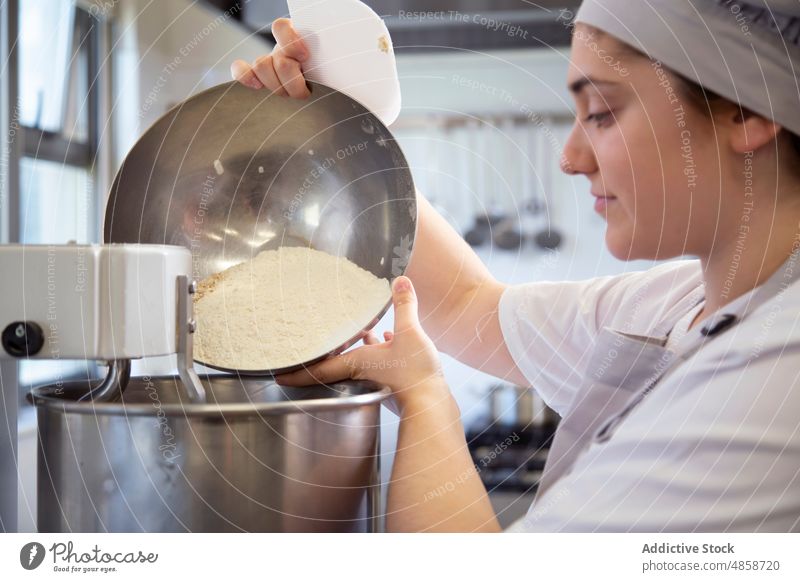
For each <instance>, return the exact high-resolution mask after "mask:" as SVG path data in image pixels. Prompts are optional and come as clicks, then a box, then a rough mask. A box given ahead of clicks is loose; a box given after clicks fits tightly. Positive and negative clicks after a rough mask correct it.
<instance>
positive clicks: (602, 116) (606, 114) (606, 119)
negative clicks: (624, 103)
mask: <svg viewBox="0 0 800 582" xmlns="http://www.w3.org/2000/svg"><path fill="white" fill-rule="evenodd" d="M612 119H613V113H612V112H611V111H602V112H600V113H590V114H589V115H587V116H586V118H585V119H584V122H594V123H595V125H597V127H604V126H605V125H608V124H609V123H610V122H611V121H612Z"/></svg>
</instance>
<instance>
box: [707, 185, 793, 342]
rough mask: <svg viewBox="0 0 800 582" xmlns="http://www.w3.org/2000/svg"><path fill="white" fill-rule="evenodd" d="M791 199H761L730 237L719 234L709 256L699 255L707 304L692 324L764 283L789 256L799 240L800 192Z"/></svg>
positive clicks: (747, 211) (756, 201) (789, 197)
mask: <svg viewBox="0 0 800 582" xmlns="http://www.w3.org/2000/svg"><path fill="white" fill-rule="evenodd" d="M792 194H793V196H787V197H786V198H788V199H789V202H786V203H783V204H780V205H777V206H776V205H775V204H770V203H762V204H761V207H760V208H759V202H758V194H756V196H754V197H753V198H754V203H753V204H752V208H749V209H748V210H746V211H745V212H746V214H745V212H743V213H742V216H747V217H748V218H746V219H742V221H741V223H740V225H739V226H738V227H737V228H736V229H735V230H734V232H735V236H733V237H731V238H722V237H719V238H717V239H716V241H715V244H714V245H713V248H712V249H711V251H710V252H709V253H708V254H707V255H706V256H700V263H701V265H702V268H703V279H704V282H705V305H704V306H703V309H702V311H701V312H700V313H699V314H698V317H697V318H696V319H695V321H694V322H693V323H692V327H694V326H695V325H697V324H698V323H700V322H701V321H703V320H704V319H705V318H706V317H708V316H709V315H711V314H713V313H714V312H716V311H717V310H719V309H721V308H723V307H724V306H725V305H727V304H728V303H730V302H731V301H733V300H735V299H736V298H737V297H740V296H742V295H744V294H745V293H747V292H749V291H751V290H752V289H754V288H756V287H758V286H759V285H761V284H763V283H764V282H765V281H766V280H767V279H769V278H770V277H771V276H772V275H773V274H774V273H775V272H776V271H777V270H778V269H779V268H780V266H781V265H782V264H783V263H784V262H785V261H786V259H788V258H789V255H791V254H792V251H793V249H794V248H796V245H797V244H798V241H800V192H796V193H792Z"/></svg>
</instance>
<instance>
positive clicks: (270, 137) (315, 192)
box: [104, 83, 417, 375]
mask: <svg viewBox="0 0 800 582" xmlns="http://www.w3.org/2000/svg"><path fill="white" fill-rule="evenodd" d="M309 85H310V87H311V90H312V96H311V97H310V98H309V99H308V100H297V99H290V98H288V97H280V96H277V95H270V94H269V93H268V92H267V91H253V90H252V89H248V88H246V87H243V86H241V85H239V84H237V83H227V84H224V85H219V86H217V87H214V88H212V89H209V90H208V91H205V92H203V93H200V94H198V95H196V96H194V97H192V98H190V99H189V100H188V101H186V102H184V103H182V104H181V105H179V106H177V107H176V108H174V109H172V110H171V111H169V112H168V113H167V114H166V115H165V116H164V117H162V118H161V119H160V120H159V121H157V122H156V123H155V124H154V125H153V126H152V127H151V128H150V129H149V130H148V131H147V132H146V133H145V135H144V136H143V137H142V138H141V139H140V140H139V142H138V143H137V144H136V145H135V146H134V147H133V149H132V150H131V151H130V153H129V154H128V156H127V158H126V160H125V162H124V164H123V166H122V167H121V168H120V170H119V172H118V173H117V176H116V179H115V180H114V185H113V186H112V189H111V194H110V197H109V200H108V203H107V205H106V215H105V225H104V239H105V241H107V242H130V243H136V242H141V243H155V242H159V243H164V244H174V245H182V246H185V247H186V248H189V249H190V250H191V251H192V255H193V261H194V268H193V277H194V278H195V279H197V280H200V279H202V278H204V277H206V276H207V275H210V274H213V273H217V272H219V271H222V270H224V269H225V268H227V267H230V266H232V265H234V264H237V263H241V262H243V261H245V260H248V259H250V258H252V257H253V256H255V255H256V254H257V253H258V252H260V251H262V250H266V249H275V248H278V247H280V246H297V245H302V246H308V245H310V246H311V247H313V248H316V249H319V250H322V251H326V252H328V253H330V254H333V255H337V256H343V257H346V258H348V259H349V260H351V261H352V262H354V263H355V264H357V265H358V266H360V267H362V268H363V269H366V270H368V271H370V272H372V273H373V274H374V275H376V276H378V277H383V278H387V279H392V278H394V277H395V276H397V275H400V274H402V273H403V271H404V269H405V267H406V264H407V261H408V258H409V256H410V253H411V249H412V245H413V241H414V235H415V232H416V214H417V205H416V193H415V189H414V183H413V180H412V177H411V172H410V171H409V169H408V166H407V163H406V159H405V157H404V156H403V153H402V151H401V150H400V147H399V146H398V144H397V143H396V142H395V140H394V138H393V137H392V135H391V134H390V133H389V131H388V130H387V129H386V127H385V126H383V124H382V123H381V122H380V121H379V120H378V118H377V117H375V116H374V115H373V114H372V113H370V112H369V111H367V110H366V109H365V108H364V107H363V106H362V105H361V104H359V103H358V102H356V101H354V100H353V99H351V98H350V97H348V96H346V95H344V94H342V93H339V92H337V91H334V90H333V89H330V88H328V87H326V86H324V85H319V84H316V83H309ZM216 160H218V161H219V162H220V163H221V166H219V165H216V164H215V161H216ZM220 170H221V172H220ZM389 304H390V302H387V303H386V305H385V306H384V308H383V309H382V310H381V312H380V313H377V314H375V318H374V319H373V320H372V321H371V322H370V323H369V324H367V325H365V329H368V328H370V327H372V326H373V325H374V324H375V323H377V321H378V319H380V317H382V316H383V314H384V313H385V312H386V310H387V309H388V307H389ZM359 337H360V334H357V335H355V336H354V337H353V338H351V339H350V340H349V341H348V342H346V343H345V344H344V345H342V346H340V347H339V348H338V349H337V350H335V352H334V353H336V352H341V351H343V350H344V349H346V348H347V347H349V346H351V345H353V344H354V343H355V342H356V341H358V339H359ZM201 363H202V362H201ZM309 363H311V362H305V363H304V364H306V365H307V364H309ZM299 367H301V363H300V362H298V365H297V366H292V367H290V368H285V369H282V370H247V371H241V372H242V373H249V374H254V375H265V374H271V373H280V372H285V371H289V370H293V369H296V368H299ZM217 369H223V368H217ZM227 371H231V370H227Z"/></svg>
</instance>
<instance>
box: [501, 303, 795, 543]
mask: <svg viewBox="0 0 800 582" xmlns="http://www.w3.org/2000/svg"><path fill="white" fill-rule="evenodd" d="M781 317H783V318H785V319H783V320H782V321H781V322H780V323H775V327H780V328H782V329H780V330H777V331H776V330H771V331H770V332H769V333H770V334H772V336H773V337H778V336H780V335H783V336H784V337H785V340H784V341H775V342H772V341H771V340H768V341H767V342H766V344H765V347H763V349H762V347H761V346H759V350H760V351H757V352H754V351H753V350H752V349H751V348H752V347H753V345H754V338H757V339H758V334H759V333H761V331H760V328H761V322H758V323H757V324H756V325H753V326H750V327H749V328H748V327H745V326H744V325H741V329H739V330H736V328H734V330H732V334H733V335H731V336H730V337H727V339H726V340H725V341H724V342H723V340H722V338H725V337H726V336H728V334H725V335H723V336H721V337H720V339H719V340H715V342H720V343H719V344H717V345H714V344H711V345H713V346H714V348H713V349H710V350H709V351H706V352H705V353H703V354H702V355H700V354H698V355H697V357H696V358H693V359H690V360H688V361H687V362H685V363H684V364H682V365H681V366H680V368H679V369H676V370H675V373H674V374H672V375H671V376H670V377H669V378H668V379H666V378H665V381H664V383H663V384H662V385H661V386H660V387H659V388H657V390H655V391H654V392H653V393H652V394H651V395H650V396H648V397H647V398H646V399H645V400H644V401H643V402H642V404H640V405H639V406H638V407H637V408H636V409H635V411H634V412H633V413H632V414H631V415H630V416H629V417H628V418H627V419H626V420H625V421H624V422H623V423H622V424H620V426H619V427H618V428H617V431H616V432H615V434H614V435H613V436H612V438H611V439H610V440H609V441H608V442H606V443H597V442H594V443H592V444H591V445H590V447H589V448H588V449H587V451H586V452H585V453H584V454H582V455H581V457H579V459H578V460H577V461H576V463H575V466H574V467H573V468H572V470H571V471H570V473H569V474H567V475H566V476H564V477H563V478H562V479H560V480H559V481H557V482H556V483H555V484H553V486H552V487H551V488H550V489H548V490H547V492H546V493H545V494H544V495H543V496H542V497H541V498H539V499H538V500H537V501H536V503H535V504H534V505H533V507H532V508H531V510H530V511H529V513H528V515H527V516H526V517H524V518H523V519H520V520H518V521H517V522H515V523H514V524H513V525H512V526H511V527H510V528H509V529H507V530H506V531H507V532H543V531H548V532H553V531H572V532H594V531H612V532H708V531H713V532H798V531H800V493H799V492H800V421H798V414H797V411H798V410H800V367H798V361H800V311H798V313H793V314H791V315H790V314H789V313H787V312H786V311H784V312H782V314H781ZM737 327H740V326H737ZM758 341H763V337H762V338H761V339H759V340H758Z"/></svg>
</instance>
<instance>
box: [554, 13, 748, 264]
mask: <svg viewBox="0 0 800 582" xmlns="http://www.w3.org/2000/svg"><path fill="white" fill-rule="evenodd" d="M567 82H568V85H569V86H570V90H571V92H572V94H573V96H574V99H575V104H576V120H575V124H574V126H573V128H572V132H571V133H570V136H569V139H568V140H567V143H566V144H565V146H564V152H563V158H562V169H564V171H566V172H568V173H580V174H584V175H585V176H586V177H587V178H588V179H589V181H590V183H591V192H592V194H594V195H595V196H601V197H608V198H607V199H606V200H605V204H604V205H601V206H596V211H598V212H600V213H601V214H603V215H604V216H605V218H606V221H607V229H606V244H607V246H608V248H609V250H610V252H611V253H612V254H613V255H614V256H615V257H617V258H619V259H622V260H630V259H666V258H670V257H675V256H680V255H684V254H690V255H702V254H703V249H706V248H708V246H709V244H710V243H709V241H712V242H713V236H714V234H715V225H717V224H718V222H719V220H720V219H721V216H720V212H721V207H722V205H721V203H720V196H719V192H721V191H724V189H723V188H722V182H723V180H722V178H723V175H724V174H725V172H721V168H722V167H723V166H724V165H725V164H726V161H725V159H724V158H725V156H724V155H721V152H720V151H719V148H718V147H717V143H718V139H720V138H722V137H723V136H717V137H715V128H714V124H713V123H712V121H711V119H710V118H708V117H706V116H705V115H704V114H703V113H702V112H700V111H698V110H697V109H696V108H694V107H692V105H691V104H690V103H688V102H687V100H686V99H685V98H684V97H683V96H682V95H681V94H680V91H679V87H678V83H677V81H676V79H675V77H674V76H673V75H672V74H671V73H670V72H669V71H668V70H666V69H662V68H660V67H658V66H657V65H656V64H654V63H653V62H652V61H650V60H649V59H647V58H645V57H643V56H641V55H637V54H635V53H630V52H628V51H625V50H624V49H623V45H621V43H619V42H618V41H616V40H615V39H614V38H612V37H610V36H607V35H604V34H599V35H598V34H596V33H593V29H591V28H587V27H583V26H581V25H578V26H577V27H576V29H575V34H574V36H573V42H572V56H571V62H570V68H569V74H568V80H567ZM718 129H719V128H718ZM720 143H722V141H720ZM595 200H596V199H595ZM739 213H740V214H741V212H739Z"/></svg>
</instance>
